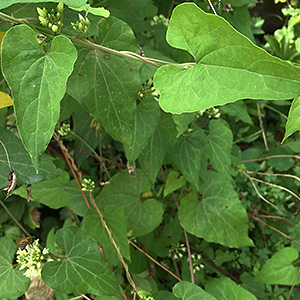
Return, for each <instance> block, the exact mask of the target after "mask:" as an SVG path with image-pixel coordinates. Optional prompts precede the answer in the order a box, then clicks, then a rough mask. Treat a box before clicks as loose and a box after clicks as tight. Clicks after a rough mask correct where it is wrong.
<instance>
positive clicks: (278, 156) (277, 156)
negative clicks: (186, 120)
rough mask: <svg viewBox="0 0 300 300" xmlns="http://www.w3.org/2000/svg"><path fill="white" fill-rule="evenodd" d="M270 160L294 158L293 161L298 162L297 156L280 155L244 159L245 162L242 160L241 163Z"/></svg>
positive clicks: (299, 157)
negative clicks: (296, 160)
mask: <svg viewBox="0 0 300 300" xmlns="http://www.w3.org/2000/svg"><path fill="white" fill-rule="evenodd" d="M272 158H295V159H299V160H300V156H299V155H292V154H282V155H270V156H266V157H260V158H253V159H246V160H242V161H241V163H245V162H250V161H262V160H267V159H272Z"/></svg>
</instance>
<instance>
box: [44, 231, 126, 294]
mask: <svg viewBox="0 0 300 300" xmlns="http://www.w3.org/2000/svg"><path fill="white" fill-rule="evenodd" d="M55 241H56V244H57V245H58V246H59V247H60V248H61V249H62V250H64V251H65V253H66V254H65V256H66V257H64V258H62V259H61V261H50V262H47V263H45V264H44V266H43V268H42V279H43V280H44V282H45V283H46V284H47V286H49V287H51V288H52V289H54V290H57V291H61V292H64V293H82V294H85V293H91V294H95V295H115V296H116V295H121V291H120V287H119V286H118V282H117V279H116V278H115V276H114V274H113V272H112V271H111V270H110V268H109V266H108V264H107V262H106V261H105V259H104V257H103V256H102V254H101V251H100V248H99V246H98V245H97V243H96V242H95V241H93V240H92V239H91V238H90V237H89V236H88V235H87V234H86V233H85V232H83V231H82V230H81V229H79V228H77V227H64V228H61V229H59V230H58V231H57V233H56V236H55Z"/></svg>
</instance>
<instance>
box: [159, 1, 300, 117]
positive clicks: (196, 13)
mask: <svg viewBox="0 0 300 300" xmlns="http://www.w3.org/2000/svg"><path fill="white" fill-rule="evenodd" d="M167 41H168V43H169V44H170V45H171V46H173V47H175V48H179V49H183V50H186V51H188V52H189V53H190V54H192V56H193V57H194V60H195V64H193V65H192V66H185V67H184V66H180V65H165V66H162V67H160V68H159V69H158V70H157V72H156V74H155V76H154V86H155V88H156V89H157V90H159V91H160V94H161V96H160V106H161V107H162V109H163V110H165V111H168V112H172V113H176V114H180V113H183V112H193V111H198V110H204V109H207V108H209V107H212V106H215V105H223V104H226V103H229V102H234V101H236V100H239V99H244V98H251V99H257V98H258V99H269V100H279V99H290V98H294V97H296V96H298V95H299V94H300V80H299V78H300V69H299V68H298V67H296V66H293V65H292V64H290V63H289V62H284V61H282V60H280V59H278V58H276V57H273V56H271V55H270V54H268V53H267V52H266V51H264V50H263V49H261V48H259V47H257V46H255V45H254V44H252V43H251V41H250V40H249V39H247V38H246V37H244V36H243V35H241V34H240V33H238V32H237V31H236V30H235V29H234V28H232V27H231V26H230V25H229V24H228V23H227V21H225V20H224V19H223V18H221V17H219V16H215V15H211V14H207V13H205V12H203V11H202V10H201V9H200V8H198V7H197V6H196V5H195V4H193V3H183V4H181V5H178V6H177V7H176V8H175V9H174V10H173V14H172V17H171V20H170V24H169V27H168V32H167Z"/></svg>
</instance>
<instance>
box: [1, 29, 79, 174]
mask: <svg viewBox="0 0 300 300" xmlns="http://www.w3.org/2000/svg"><path fill="white" fill-rule="evenodd" d="M1 53H2V54H1V63H2V71H3V74H4V77H5V79H6V81H7V82H8V84H9V86H10V88H11V90H12V95H13V104H14V110H15V115H16V119H17V126H18V130H19V134H20V137H21V140H22V142H23V144H24V146H25V148H26V150H27V151H28V152H29V154H30V157H31V160H32V163H33V165H34V167H35V168H36V169H38V166H39V161H40V156H41V154H42V153H43V152H44V151H45V149H46V147H47V145H48V143H49V141H50V139H51V137H52V134H53V132H54V126H55V124H56V123H57V121H58V119H59V112H60V100H61V99H62V98H63V96H64V94H65V91H66V82H67V79H68V76H69V75H70V74H71V72H72V70H73V65H74V63H75V61H76V58H77V51H76V49H75V47H74V45H73V44H72V43H71V41H70V40H69V39H68V38H66V37H64V36H56V37H54V39H53V41H52V44H51V50H50V51H49V52H48V53H45V52H44V51H43V49H42V46H41V45H40V44H39V42H38V39H37V36H36V33H35V31H34V30H33V29H31V28H30V27H29V26H27V25H19V26H16V27H13V28H11V29H10V30H9V31H8V32H7V33H6V35H5V37H4V39H3V42H2V47H1Z"/></svg>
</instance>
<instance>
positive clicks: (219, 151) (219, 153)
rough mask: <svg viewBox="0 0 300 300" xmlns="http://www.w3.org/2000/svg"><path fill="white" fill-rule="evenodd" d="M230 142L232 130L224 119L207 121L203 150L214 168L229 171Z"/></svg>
mask: <svg viewBox="0 0 300 300" xmlns="http://www.w3.org/2000/svg"><path fill="white" fill-rule="evenodd" d="M232 142H233V136H232V132H231V130H230V128H229V126H228V124H227V123H226V122H225V121H224V120H222V119H218V120H211V121H210V122H209V134H208V136H207V139H206V143H205V152H206V153H207V154H206V155H207V156H208V158H209V160H210V162H211V165H212V167H213V168H214V169H215V170H217V171H219V172H226V173H229V169H230V165H231V157H230V152H231V147H232Z"/></svg>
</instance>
